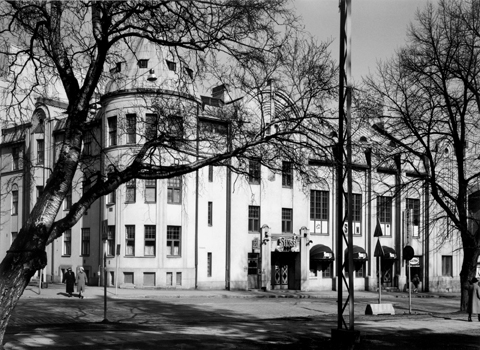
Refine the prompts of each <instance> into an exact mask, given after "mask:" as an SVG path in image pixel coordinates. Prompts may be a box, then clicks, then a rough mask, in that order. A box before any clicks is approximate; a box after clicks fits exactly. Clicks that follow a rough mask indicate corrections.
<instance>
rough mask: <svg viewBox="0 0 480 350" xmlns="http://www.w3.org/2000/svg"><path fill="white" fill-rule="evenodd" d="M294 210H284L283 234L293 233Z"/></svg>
mask: <svg viewBox="0 0 480 350" xmlns="http://www.w3.org/2000/svg"><path fill="white" fill-rule="evenodd" d="M292 217H293V210H292V209H285V208H282V233H290V232H293V231H292Z"/></svg>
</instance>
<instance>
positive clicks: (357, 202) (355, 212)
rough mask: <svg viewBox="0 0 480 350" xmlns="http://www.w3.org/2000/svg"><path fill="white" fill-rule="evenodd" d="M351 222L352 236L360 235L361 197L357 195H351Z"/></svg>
mask: <svg viewBox="0 0 480 350" xmlns="http://www.w3.org/2000/svg"><path fill="white" fill-rule="evenodd" d="M352 201H353V203H352V221H353V223H352V224H353V228H352V229H353V231H352V233H353V234H354V235H361V234H362V231H361V227H362V226H361V222H362V195H361V194H358V193H352Z"/></svg>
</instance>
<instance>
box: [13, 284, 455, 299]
mask: <svg viewBox="0 0 480 350" xmlns="http://www.w3.org/2000/svg"><path fill="white" fill-rule="evenodd" d="M104 293H105V290H104V287H98V286H87V290H86V293H85V294H84V295H85V297H86V298H88V297H89V296H90V297H92V296H102V297H103V296H104ZM74 294H75V295H76V293H74ZM65 295H66V294H65V285H64V284H59V283H50V284H48V287H47V288H42V289H39V288H38V286H35V285H29V286H28V287H27V288H26V289H25V291H24V293H23V295H22V298H58V297H61V296H65ZM346 295H347V292H346V291H344V292H343V296H344V297H345V296H346ZM377 295H378V293H377V292H369V291H354V296H355V298H356V299H357V298H360V299H364V298H372V297H373V298H375V297H376V296H377ZM337 296H338V294H337V292H336V291H299V290H270V291H263V290H248V291H246V290H225V289H159V288H142V289H138V288H115V287H108V288H107V297H108V298H114V299H115V298H218V297H222V298H299V299H304V298H305V299H308V298H322V299H323V298H337ZM382 297H383V298H408V293H406V292H386V291H383V292H382ZM412 298H460V295H459V293H418V294H412Z"/></svg>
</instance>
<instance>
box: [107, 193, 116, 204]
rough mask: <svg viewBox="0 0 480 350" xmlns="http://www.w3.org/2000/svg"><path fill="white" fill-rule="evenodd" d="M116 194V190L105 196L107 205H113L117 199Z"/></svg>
mask: <svg viewBox="0 0 480 350" xmlns="http://www.w3.org/2000/svg"><path fill="white" fill-rule="evenodd" d="M116 192H117V191H116V190H113V191H112V192H110V193H109V194H108V195H107V204H115V201H116V199H117V196H116Z"/></svg>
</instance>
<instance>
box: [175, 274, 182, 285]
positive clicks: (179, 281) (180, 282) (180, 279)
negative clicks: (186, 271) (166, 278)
mask: <svg viewBox="0 0 480 350" xmlns="http://www.w3.org/2000/svg"><path fill="white" fill-rule="evenodd" d="M176 275H177V278H176V285H177V286H181V285H182V273H181V272H177V273H176Z"/></svg>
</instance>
